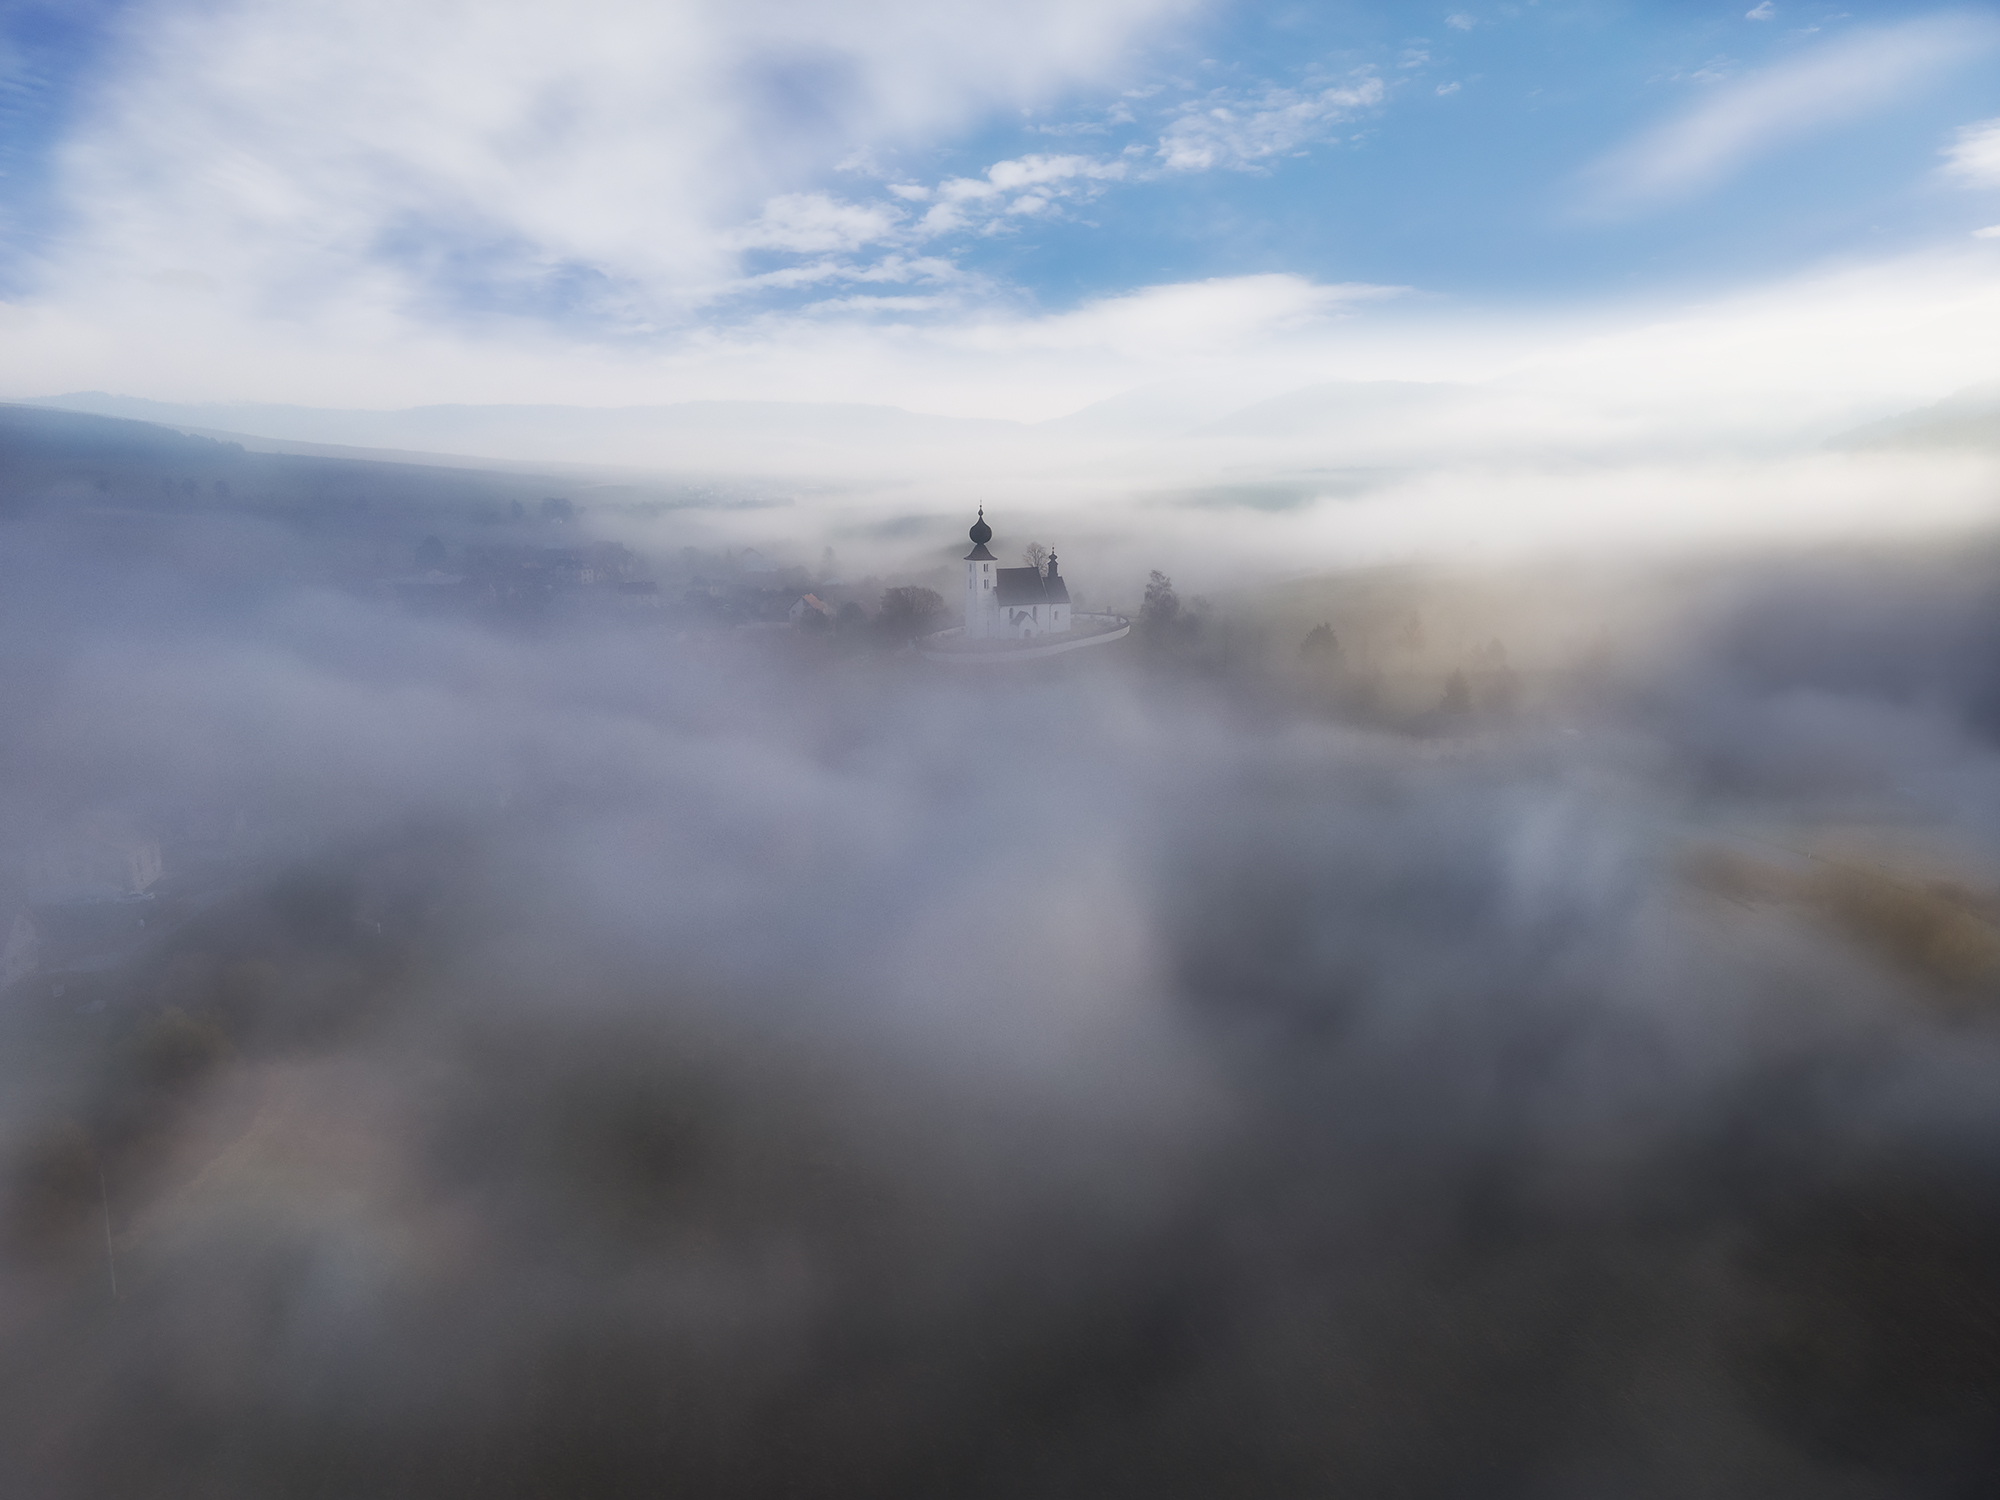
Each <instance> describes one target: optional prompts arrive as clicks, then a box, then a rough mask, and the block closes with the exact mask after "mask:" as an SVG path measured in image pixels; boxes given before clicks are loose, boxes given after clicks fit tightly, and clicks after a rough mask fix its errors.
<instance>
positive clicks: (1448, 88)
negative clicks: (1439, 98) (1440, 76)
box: [1437, 82, 1459, 95]
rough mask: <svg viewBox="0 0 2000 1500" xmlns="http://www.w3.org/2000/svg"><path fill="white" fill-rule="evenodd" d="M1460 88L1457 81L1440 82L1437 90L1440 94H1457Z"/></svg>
mask: <svg viewBox="0 0 2000 1500" xmlns="http://www.w3.org/2000/svg"><path fill="white" fill-rule="evenodd" d="M1458 89H1459V85H1458V84H1457V83H1456V82H1452V83H1441V84H1439V85H1438V89H1437V91H1438V93H1439V94H1440V95H1444V94H1455V93H1457V92H1458Z"/></svg>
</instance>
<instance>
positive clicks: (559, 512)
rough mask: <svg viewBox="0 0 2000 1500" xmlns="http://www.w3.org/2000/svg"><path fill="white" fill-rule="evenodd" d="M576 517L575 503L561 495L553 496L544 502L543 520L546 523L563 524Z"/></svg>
mask: <svg viewBox="0 0 2000 1500" xmlns="http://www.w3.org/2000/svg"><path fill="white" fill-rule="evenodd" d="M575 515H576V505H575V503H574V502H573V501H569V500H565V499H563V498H562V497H561V496H560V495H551V496H549V497H548V499H546V500H544V501H543V502H542V519H543V520H544V521H556V522H562V521H567V520H570V519H571V518H573V517H574V516H575Z"/></svg>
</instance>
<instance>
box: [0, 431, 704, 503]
mask: <svg viewBox="0 0 2000 1500" xmlns="http://www.w3.org/2000/svg"><path fill="white" fill-rule="evenodd" d="M585 490H587V491H588V492H589V495H590V498H591V500H592V502H593V503H600V502H603V501H613V502H619V503H645V502H648V501H652V502H656V503H693V502H695V501H696V499H697V497H695V496H692V495H682V494H680V493H679V492H678V491H676V490H675V489H674V488H673V487H671V486H668V485H664V484H659V483H655V484H651V485H647V484H640V483H626V484H614V483H609V482H606V481H605V480H604V479H603V478H602V477H600V478H598V479H597V480H596V481H595V482H591V483H588V484H586V485H579V484H578V483H577V476H576V475H575V474H574V473H571V474H568V475H564V474H560V473H546V472H533V471H499V472H496V471H494V470H491V469H485V468H476V467H467V468H450V467H444V466H440V465H438V464H436V463H394V462H383V461H380V460H376V459H369V458H359V457H346V456H329V455H325V454H306V453H261V452H254V451H250V450H249V449H247V448H246V447H245V446H244V445H243V444H241V443H237V442H231V441H228V440H225V439H221V438H216V437H208V436H197V435H191V434H189V433H186V432H182V431H178V430H176V429H175V428H173V427H171V426H163V425H160V424H157V423H152V422H143V421H135V420H132V419H130V418H124V417H110V416H98V415H93V414H90V413H84V412H73V411H63V410H53V409H50V408H48V407H45V406H36V405H4V404H0V508H3V509H5V510H6V511H8V512H15V513H18V512H20V511H22V510H27V509H33V508H36V507H40V506H47V505H65V506H74V505H78V504H84V505H108V506H115V507H119V508H126V509H130V508H140V509H172V510H187V509H191V508H212V507H216V506H222V507H228V508H238V507H254V508H256V509H258V510H261V511H266V512H272V513H276V512H285V511H292V512H300V511H323V510H340V511H346V512H367V511H371V510H380V511H382V512H384V513H395V514H400V515H411V514H416V513H420V512H434V513H437V514H439V515H441V516H458V517H461V518H464V519H467V520H475V519H512V518H513V517H514V515H515V514H516V506H517V505H518V506H519V507H520V508H521V510H522V511H524V512H528V513H535V511H536V508H537V507H538V506H539V505H540V502H541V501H542V500H544V499H546V498H549V497H551V496H557V497H564V498H567V497H569V496H570V495H572V494H578V493H582V492H583V491H585ZM708 498H710V499H712V498H713V497H708Z"/></svg>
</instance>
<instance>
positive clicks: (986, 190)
mask: <svg viewBox="0 0 2000 1500" xmlns="http://www.w3.org/2000/svg"><path fill="white" fill-rule="evenodd" d="M1126 174H1127V166H1126V163H1125V162H1123V161H1121V160H1119V159H1118V158H1116V157H1112V158H1108V159H1106V158H1102V157H1095V156H1045V155H1030V156H1020V157H1014V158H1012V159H1010V160H1007V161H998V162H995V163H994V164H993V165H992V166H990V167H988V168H987V169H986V175H985V176H983V177H951V178H947V179H946V180H945V181H943V182H941V183H939V184H938V185H937V187H936V188H935V189H929V190H926V191H925V192H924V196H925V197H926V198H935V199H936V200H937V202H936V204H935V206H933V207H932V208H931V210H930V211H929V212H928V213H926V214H925V215H924V216H923V218H922V219H921V220H919V221H918V223H917V226H916V230H915V233H916V234H917V236H918V237H920V238H933V237H935V236H938V235H944V234H955V233H958V232H960V231H964V230H968V229H979V228H985V229H989V230H990V229H992V228H994V227H996V226H997V225H998V224H999V223H1001V222H1003V221H1004V219H1005V218H1006V217H1007V216H1010V215H1011V216H1020V215H1033V214H1039V213H1045V212H1048V211H1050V210H1052V209H1053V208H1054V207H1055V206H1056V205H1057V204H1058V203H1059V202H1062V201H1067V200H1073V199H1079V198H1089V197H1093V196H1095V195H1096V194H1097V193H1099V192H1101V191H1103V188H1104V185H1105V184H1106V183H1110V182H1117V181H1120V180H1121V179H1123V178H1124V177H1125V176H1126Z"/></svg>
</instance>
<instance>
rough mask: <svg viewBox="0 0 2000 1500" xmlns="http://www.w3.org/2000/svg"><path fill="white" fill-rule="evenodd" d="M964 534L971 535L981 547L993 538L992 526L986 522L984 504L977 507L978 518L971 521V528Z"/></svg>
mask: <svg viewBox="0 0 2000 1500" xmlns="http://www.w3.org/2000/svg"><path fill="white" fill-rule="evenodd" d="M966 535H967V536H969V537H971V538H972V540H973V541H974V542H975V543H976V544H977V545H979V546H981V547H983V546H985V545H986V544H987V543H988V542H990V541H992V540H993V528H992V527H991V526H988V525H987V524H986V507H985V506H983V505H982V506H980V507H979V519H978V520H976V521H974V522H973V523H972V530H970V531H968V532H967V533H966Z"/></svg>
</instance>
